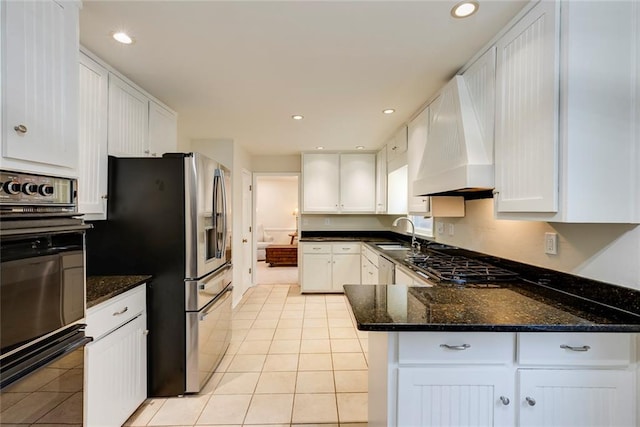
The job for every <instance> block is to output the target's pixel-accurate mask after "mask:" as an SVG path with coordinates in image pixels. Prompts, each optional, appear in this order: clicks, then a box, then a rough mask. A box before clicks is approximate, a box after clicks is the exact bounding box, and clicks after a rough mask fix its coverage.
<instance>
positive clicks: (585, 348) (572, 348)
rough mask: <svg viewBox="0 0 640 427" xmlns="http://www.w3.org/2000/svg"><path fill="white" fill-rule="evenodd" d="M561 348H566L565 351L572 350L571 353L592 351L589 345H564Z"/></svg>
mask: <svg viewBox="0 0 640 427" xmlns="http://www.w3.org/2000/svg"><path fill="white" fill-rule="evenodd" d="M560 348H564V349H565V350H571V351H589V350H590V349H591V347H589V346H588V345H583V346H582V347H572V346H570V345H566V344H562V345H561V346H560Z"/></svg>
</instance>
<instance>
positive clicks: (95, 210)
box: [78, 53, 109, 220]
mask: <svg viewBox="0 0 640 427" xmlns="http://www.w3.org/2000/svg"><path fill="white" fill-rule="evenodd" d="M79 80H80V86H79V102H78V106H79V108H78V139H79V142H80V146H79V160H80V161H79V164H78V211H79V212H80V213H83V214H85V215H86V216H85V218H87V219H91V220H97V219H106V217H107V199H106V197H107V118H108V81H109V73H108V72H107V70H106V69H105V68H104V67H102V66H101V65H99V64H98V63H96V62H95V61H93V60H92V59H91V58H89V57H88V56H86V55H85V54H83V53H80V64H79Z"/></svg>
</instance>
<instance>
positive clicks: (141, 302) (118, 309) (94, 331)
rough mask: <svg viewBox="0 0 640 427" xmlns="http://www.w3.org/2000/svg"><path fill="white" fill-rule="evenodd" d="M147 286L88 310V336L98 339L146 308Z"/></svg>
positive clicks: (138, 287) (136, 288)
mask: <svg viewBox="0 0 640 427" xmlns="http://www.w3.org/2000/svg"><path fill="white" fill-rule="evenodd" d="M145 290H146V286H145V285H141V286H137V287H135V288H133V289H131V290H128V291H127V292H125V293H123V294H121V295H118V296H117V297H114V298H112V299H110V300H108V301H105V302H103V303H101V304H98V305H96V306H94V307H91V308H90V309H88V310H87V328H86V334H87V336H90V337H93V338H94V339H98V338H99V337H101V336H103V335H104V334H106V333H108V332H109V331H112V330H114V329H116V328H117V327H119V326H120V325H123V324H125V323H126V322H128V321H129V320H131V319H133V318H134V317H136V316H137V315H138V314H140V313H142V312H143V311H144V310H145V308H146V293H145Z"/></svg>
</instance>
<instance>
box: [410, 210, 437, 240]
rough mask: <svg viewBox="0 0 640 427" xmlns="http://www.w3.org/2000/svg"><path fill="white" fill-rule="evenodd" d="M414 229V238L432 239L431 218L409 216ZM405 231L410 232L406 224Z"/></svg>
mask: <svg viewBox="0 0 640 427" xmlns="http://www.w3.org/2000/svg"><path fill="white" fill-rule="evenodd" d="M409 219H410V220H411V221H413V224H414V225H415V227H416V236H420V237H433V218H431V217H424V216H420V215H409ZM407 231H408V232H411V226H410V225H409V224H408V223H407Z"/></svg>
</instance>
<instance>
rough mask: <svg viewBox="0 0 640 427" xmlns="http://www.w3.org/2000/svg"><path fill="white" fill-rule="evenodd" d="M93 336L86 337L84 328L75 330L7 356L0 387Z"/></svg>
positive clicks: (72, 349)
mask: <svg viewBox="0 0 640 427" xmlns="http://www.w3.org/2000/svg"><path fill="white" fill-rule="evenodd" d="M91 341H93V338H91V337H86V336H85V335H84V330H76V331H75V332H73V333H72V334H70V335H67V336H64V337H62V338H60V339H58V340H56V341H55V342H49V343H46V344H42V345H34V346H32V347H28V348H26V349H24V351H20V352H18V353H16V354H15V355H11V356H9V357H7V359H8V360H3V361H2V368H0V389H3V388H5V387H6V386H8V385H10V384H13V383H14V382H16V381H18V380H19V379H21V378H23V377H25V376H26V375H28V374H30V373H32V372H34V371H36V370H38V369H39V368H41V367H43V366H45V365H48V364H49V363H51V362H53V361H54V360H57V359H59V358H61V357H63V356H66V355H67V354H69V353H71V352H73V351H75V350H77V349H78V348H80V347H82V346H84V345H86V344H88V343H90V342H91Z"/></svg>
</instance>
